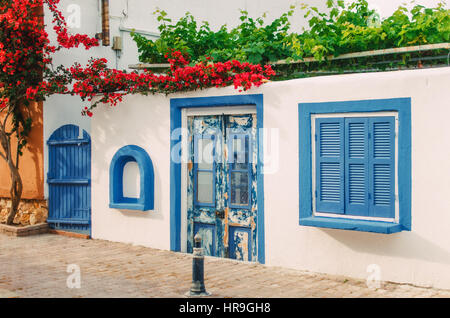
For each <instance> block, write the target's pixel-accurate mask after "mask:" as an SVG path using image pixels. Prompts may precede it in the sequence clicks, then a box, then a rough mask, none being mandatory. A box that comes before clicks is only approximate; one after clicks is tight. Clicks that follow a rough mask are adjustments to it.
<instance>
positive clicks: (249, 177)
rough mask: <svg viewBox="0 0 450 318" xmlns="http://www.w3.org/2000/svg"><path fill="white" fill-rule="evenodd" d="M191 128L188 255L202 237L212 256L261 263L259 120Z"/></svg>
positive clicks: (220, 118) (219, 119) (210, 119)
mask: <svg viewBox="0 0 450 318" xmlns="http://www.w3.org/2000/svg"><path fill="white" fill-rule="evenodd" d="M188 128H189V133H190V134H189V138H190V141H191V142H190V147H189V148H190V159H189V160H190V161H189V164H188V182H187V191H188V195H187V197H188V202H187V216H188V222H187V226H188V229H187V233H188V242H187V246H188V251H189V252H192V246H193V237H194V236H195V234H196V233H197V232H200V234H201V236H202V244H203V248H204V249H205V254H206V255H211V256H218V257H228V258H234V259H238V260H246V261H256V259H257V235H256V234H257V228H256V224H257V220H256V217H257V204H258V202H257V197H256V193H257V191H256V190H257V189H256V185H257V183H256V180H257V175H256V173H257V165H256V163H257V134H256V131H257V129H256V116H255V115H253V114H245V115H214V116H192V117H188Z"/></svg>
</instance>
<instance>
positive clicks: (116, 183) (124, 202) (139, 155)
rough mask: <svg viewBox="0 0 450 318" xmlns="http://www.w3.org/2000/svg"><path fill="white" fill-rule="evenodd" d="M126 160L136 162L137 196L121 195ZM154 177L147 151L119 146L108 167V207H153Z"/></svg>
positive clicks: (129, 208) (138, 208) (142, 208)
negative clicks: (138, 191)
mask: <svg viewBox="0 0 450 318" xmlns="http://www.w3.org/2000/svg"><path fill="white" fill-rule="evenodd" d="M128 162H137V164H138V166H139V173H140V176H141V178H140V194H139V198H127V197H124V196H123V169H124V167H125V165H126V164H127V163H128ZM154 185H155V177H154V171H153V163H152V159H151V158H150V156H149V155H148V154H147V152H146V151H145V150H144V149H142V148H141V147H138V146H135V145H128V146H124V147H122V148H120V149H119V150H118V151H117V152H116V154H115V155H114V157H113V159H112V161H111V165H110V167H109V200H110V203H109V207H110V208H113V209H127V210H140V211H147V210H153V209H154V201H155V200H154V198H155V195H154V193H155V187H154Z"/></svg>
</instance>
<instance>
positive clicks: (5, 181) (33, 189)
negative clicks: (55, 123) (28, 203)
mask: <svg viewBox="0 0 450 318" xmlns="http://www.w3.org/2000/svg"><path fill="white" fill-rule="evenodd" d="M42 109H43V104H42V102H39V103H31V105H30V113H31V116H32V120H33V126H32V129H31V133H30V136H29V138H28V144H27V146H26V148H25V150H24V152H23V156H22V157H21V158H20V160H19V169H20V174H21V177H22V182H23V192H22V199H38V200H42V199H43V198H44V157H43V154H44V140H43V138H44V125H43V111H42ZM16 145H17V143H16V142H14V141H13V142H12V146H13V153H14V154H15V153H16V149H17V147H16ZM2 152H3V149H2ZM10 187H11V178H10V174H9V169H8V166H7V164H6V162H5V160H4V159H3V158H2V159H0V197H7V198H9V197H10V194H9V191H10Z"/></svg>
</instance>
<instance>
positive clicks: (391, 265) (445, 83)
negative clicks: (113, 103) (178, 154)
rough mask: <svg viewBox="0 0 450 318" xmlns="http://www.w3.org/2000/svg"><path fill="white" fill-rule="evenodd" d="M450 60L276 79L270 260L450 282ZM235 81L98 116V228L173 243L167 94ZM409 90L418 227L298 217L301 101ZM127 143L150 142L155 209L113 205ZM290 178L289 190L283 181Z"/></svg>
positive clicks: (269, 90) (149, 242) (139, 99)
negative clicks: (321, 222) (113, 164)
mask: <svg viewBox="0 0 450 318" xmlns="http://www.w3.org/2000/svg"><path fill="white" fill-rule="evenodd" d="M449 86H450V68H439V69H428V70H412V71H396V72H385V73H372V74H353V75H340V76H326V77H318V78H309V79H297V80H290V81H283V82H271V83H267V84H265V85H263V86H262V87H260V88H258V89H252V90H251V91H249V92H244V93H245V94H249V93H250V94H259V93H261V94H264V127H265V128H275V129H278V132H279V160H280V162H279V169H278V170H277V171H275V172H273V173H270V174H265V176H264V192H265V198H264V202H265V203H264V204H265V220H264V223H265V247H266V249H265V252H266V264H268V265H277V266H285V267H291V268H297V269H302V270H309V271H313V272H323V273H330V274H339V275H348V276H352V277H357V278H362V279H365V278H367V276H368V273H367V267H368V265H370V264H377V265H378V266H379V267H380V269H381V279H382V280H386V281H394V282H402V283H413V284H417V285H422V286H434V287H440V288H450V239H449V234H448V233H449V224H450V213H449V212H450V201H449V200H448V199H447V197H448V193H450V182H449V179H448V178H446V177H445V176H448V175H450V165H449V164H448V161H449V159H450V139H449V138H448V136H449V135H450V128H449V125H448V123H447V121H448V117H449V115H450V91H449V90H448V87H449ZM244 93H238V92H237V91H236V90H234V89H233V88H231V87H228V88H223V89H215V88H214V89H209V90H206V91H201V92H192V93H188V94H183V95H181V94H177V95H172V96H169V97H168V98H166V97H164V96H148V97H143V96H129V97H127V98H126V100H125V101H124V102H123V103H122V104H121V105H119V106H117V107H115V108H112V107H109V106H104V107H99V108H98V109H97V110H96V112H95V114H94V117H93V119H92V131H91V132H92V145H93V157H92V236H93V238H98V239H107V240H112V241H121V242H129V243H135V244H142V245H145V246H150V247H155V248H161V249H169V246H170V224H169V222H170V161H169V159H170V153H169V148H170V139H169V138H170V137H169V133H170V118H169V108H170V106H169V103H170V97H196V96H224V95H234V94H244ZM397 97H411V99H412V202H411V206H412V231H410V232H408V231H404V232H400V233H396V234H389V235H386V234H374V233H366V232H356V231H348V230H333V229H323V228H314V227H305V226H300V225H299V224H298V223H299V202H298V200H299V176H298V172H299V171H298V165H299V157H298V152H299V149H298V103H301V102H326V101H348V100H363V99H381V98H397ZM127 144H135V145H138V146H140V147H142V148H144V149H145V150H146V151H147V152H148V153H149V155H150V156H151V158H152V160H153V164H154V168H155V200H156V201H155V210H154V211H147V212H137V211H119V210H115V209H109V208H108V203H109V163H110V161H111V159H112V157H113V155H114V153H115V152H116V151H117V150H118V149H119V148H121V147H122V146H125V145H127ZM400 164H401V163H400ZM280 185H283V191H280Z"/></svg>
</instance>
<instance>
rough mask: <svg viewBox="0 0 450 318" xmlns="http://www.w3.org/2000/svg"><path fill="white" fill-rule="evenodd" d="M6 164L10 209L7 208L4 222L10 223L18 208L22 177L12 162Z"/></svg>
mask: <svg viewBox="0 0 450 318" xmlns="http://www.w3.org/2000/svg"><path fill="white" fill-rule="evenodd" d="M8 165H9V169H10V172H11V190H10V194H11V209H10V210H9V214H8V218H7V219H6V224H8V225H11V224H13V221H14V217H15V216H16V213H17V211H18V209H19V203H20V199H21V197H22V178H21V177H20V174H19V169H18V168H16V167H15V166H14V165H13V164H12V162H11V164H10V163H9V162H8Z"/></svg>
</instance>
